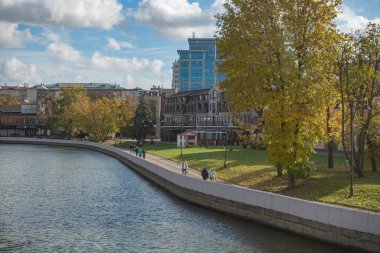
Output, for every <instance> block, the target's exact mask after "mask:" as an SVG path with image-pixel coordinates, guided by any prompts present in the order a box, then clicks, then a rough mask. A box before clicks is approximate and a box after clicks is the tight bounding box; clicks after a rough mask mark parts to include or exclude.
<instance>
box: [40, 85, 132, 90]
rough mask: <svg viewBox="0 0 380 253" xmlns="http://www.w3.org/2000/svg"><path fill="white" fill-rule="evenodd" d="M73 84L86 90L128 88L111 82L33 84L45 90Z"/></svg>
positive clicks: (67, 86)
mask: <svg viewBox="0 0 380 253" xmlns="http://www.w3.org/2000/svg"><path fill="white" fill-rule="evenodd" d="M73 86H79V87H83V88H84V89H86V90H110V89H114V90H126V89H125V88H123V87H120V85H117V84H109V83H54V84H43V83H42V84H38V85H36V86H33V87H32V88H33V89H44V90H59V89H61V88H69V87H73Z"/></svg>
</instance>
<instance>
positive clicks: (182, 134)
mask: <svg viewBox="0 0 380 253" xmlns="http://www.w3.org/2000/svg"><path fill="white" fill-rule="evenodd" d="M182 135H183V117H182V118H181V134H180V136H179V137H180V138H181V142H180V143H181V157H182V138H183V136H182Z"/></svg>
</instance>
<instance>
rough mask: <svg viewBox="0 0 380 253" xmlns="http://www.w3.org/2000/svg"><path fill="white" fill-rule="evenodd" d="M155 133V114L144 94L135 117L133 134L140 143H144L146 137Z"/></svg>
mask: <svg viewBox="0 0 380 253" xmlns="http://www.w3.org/2000/svg"><path fill="white" fill-rule="evenodd" d="M153 133H154V127H153V114H152V111H151V110H150V108H149V105H148V103H147V102H146V100H145V97H144V96H143V95H142V96H140V98H139V104H138V106H137V108H136V111H135V115H134V117H133V136H134V137H135V138H136V140H137V142H138V143H143V142H144V140H145V138H146V137H147V136H148V135H151V134H153Z"/></svg>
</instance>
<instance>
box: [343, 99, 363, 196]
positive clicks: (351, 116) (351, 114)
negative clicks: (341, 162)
mask: <svg viewBox="0 0 380 253" xmlns="http://www.w3.org/2000/svg"><path fill="white" fill-rule="evenodd" d="M340 103H342V104H343V103H348V105H349V107H350V139H351V140H350V148H351V164H350V195H349V197H350V198H351V197H353V196H354V187H353V176H354V156H355V154H354V131H353V124H354V117H355V115H354V103H358V104H359V103H360V104H363V105H364V106H363V109H364V110H365V111H367V110H370V108H369V107H368V102H367V101H365V100H340V101H338V103H337V105H336V106H335V109H339V104H340ZM342 119H343V122H344V106H342ZM343 127H344V124H343ZM342 131H343V129H342ZM342 140H343V142H344V135H342Z"/></svg>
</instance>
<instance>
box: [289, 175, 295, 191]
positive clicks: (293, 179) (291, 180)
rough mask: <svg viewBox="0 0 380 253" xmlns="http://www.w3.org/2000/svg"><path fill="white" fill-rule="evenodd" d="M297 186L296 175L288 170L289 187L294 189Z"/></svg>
mask: <svg viewBox="0 0 380 253" xmlns="http://www.w3.org/2000/svg"><path fill="white" fill-rule="evenodd" d="M295 186H296V177H295V176H294V175H293V174H292V173H290V172H289V171H288V189H293V188H294V187H295Z"/></svg>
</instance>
